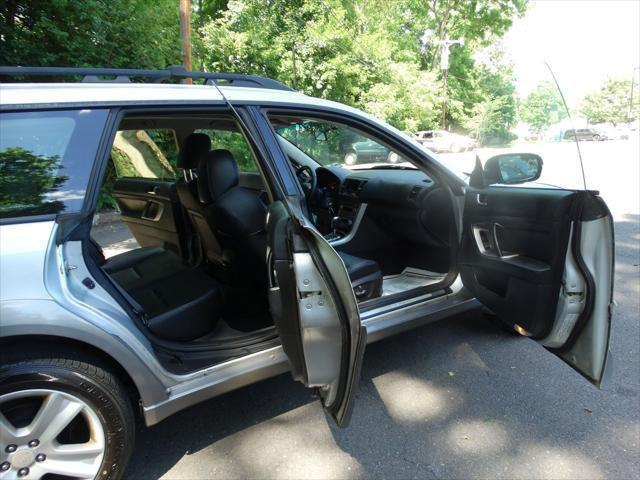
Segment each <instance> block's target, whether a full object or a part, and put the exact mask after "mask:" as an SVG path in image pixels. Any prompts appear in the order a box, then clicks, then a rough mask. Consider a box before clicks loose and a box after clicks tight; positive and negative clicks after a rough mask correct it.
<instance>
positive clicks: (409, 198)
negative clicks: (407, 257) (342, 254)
mask: <svg viewBox="0 0 640 480" xmlns="http://www.w3.org/2000/svg"><path fill="white" fill-rule="evenodd" d="M316 177H317V188H316V190H317V192H316V201H315V202H313V204H314V205H313V206H312V207H311V210H312V211H313V213H314V216H315V218H316V220H317V221H316V226H317V227H318V229H319V230H320V231H321V232H322V233H323V234H329V235H331V238H332V239H335V238H340V237H342V238H344V237H353V234H352V233H353V232H352V230H354V229H357V228H358V226H359V225H358V223H359V219H358V216H359V214H360V213H361V210H363V209H362V208H361V207H362V206H366V212H365V213H364V217H365V218H366V221H368V222H374V223H375V224H377V225H378V226H379V227H380V228H382V229H384V230H385V231H388V232H391V233H390V235H392V236H395V237H398V238H399V239H401V240H408V241H411V242H415V243H419V244H428V245H433V246H446V245H448V243H449V229H448V228H449V225H450V218H451V217H450V199H449V197H448V194H447V192H446V190H445V189H444V188H442V187H441V186H440V185H439V184H438V183H437V182H436V181H434V179H432V178H430V177H429V176H428V175H427V174H426V173H424V172H422V171H421V170H416V169H400V168H388V169H387V168H384V169H382V168H379V169H378V168H373V169H366V170H349V169H346V168H343V167H339V166H333V165H331V166H326V167H318V168H317V169H316ZM361 216H362V215H361ZM360 220H361V218H360Z"/></svg>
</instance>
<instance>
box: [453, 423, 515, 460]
mask: <svg viewBox="0 0 640 480" xmlns="http://www.w3.org/2000/svg"><path fill="white" fill-rule="evenodd" d="M448 443H449V444H450V445H451V447H452V449H453V450H454V451H455V452H456V453H457V454H476V455H487V454H493V453H496V452H501V451H503V450H504V449H505V447H506V446H507V445H508V443H509V434H508V433H507V431H506V430H505V429H504V427H503V426H502V425H500V424H498V423H496V422H494V421H483V420H471V421H464V422H461V423H458V424H456V425H454V426H453V427H452V428H451V429H450V430H449V438H448Z"/></svg>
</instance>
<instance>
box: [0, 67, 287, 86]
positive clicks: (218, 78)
mask: <svg viewBox="0 0 640 480" xmlns="http://www.w3.org/2000/svg"><path fill="white" fill-rule="evenodd" d="M72 75H76V76H81V77H82V82H83V83H131V82H132V79H133V78H135V79H140V80H145V79H146V80H151V81H152V82H153V83H160V82H162V81H164V80H169V79H186V78H191V79H194V80H195V79H202V80H204V84H205V85H213V84H216V85H218V86H222V85H229V86H234V87H254V88H269V89H273V90H286V91H290V92H293V91H295V90H294V89H293V88H291V87H289V86H288V85H285V84H284V83H281V82H278V81H277V80H272V79H271V78H266V77H259V76H257V75H242V74H240V73H207V72H190V71H188V70H186V69H185V68H184V67H182V66H173V67H169V68H166V69H164V70H138V69H134V68H67V67H0V76H10V77H16V76H25V77H32V76H72ZM104 77H109V78H104Z"/></svg>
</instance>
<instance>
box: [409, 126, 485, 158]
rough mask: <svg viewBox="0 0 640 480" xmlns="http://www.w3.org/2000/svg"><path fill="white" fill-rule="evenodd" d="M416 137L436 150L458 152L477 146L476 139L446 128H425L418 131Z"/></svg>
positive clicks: (430, 148)
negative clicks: (448, 130)
mask: <svg viewBox="0 0 640 480" xmlns="http://www.w3.org/2000/svg"><path fill="white" fill-rule="evenodd" d="M415 137H416V139H417V140H418V142H420V143H421V144H422V145H424V146H425V147H427V148H428V149H429V150H433V151H434V152H453V153H458V152H464V151H466V150H472V149H474V148H475V147H476V141H475V140H474V139H472V138H470V137H467V136H465V135H460V134H458V133H451V132H447V131H446V130H423V131H420V132H416V133H415Z"/></svg>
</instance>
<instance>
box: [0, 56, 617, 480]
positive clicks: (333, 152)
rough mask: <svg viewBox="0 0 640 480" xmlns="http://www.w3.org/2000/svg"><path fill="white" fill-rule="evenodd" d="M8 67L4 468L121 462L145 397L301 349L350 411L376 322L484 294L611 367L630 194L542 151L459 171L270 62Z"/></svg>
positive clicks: (219, 388) (428, 313)
mask: <svg viewBox="0 0 640 480" xmlns="http://www.w3.org/2000/svg"><path fill="white" fill-rule="evenodd" d="M33 77H38V78H39V79H40V80H45V81H44V82H41V83H25V79H30V78H31V79H33ZM0 78H1V79H3V81H4V82H5V83H3V84H2V85H1V86H0V101H1V112H0V253H1V257H0V262H1V264H0V444H1V445H0V447H1V448H0V479H2V480H5V479H14V478H24V479H26V478H42V477H44V476H46V475H49V474H53V475H60V476H64V477H65V478H69V477H71V478H120V477H121V476H122V475H123V471H124V469H125V467H126V464H127V461H128V459H129V457H130V455H131V453H132V450H133V446H134V425H135V421H134V418H135V415H138V414H139V415H141V417H142V418H143V419H144V422H145V423H146V424H147V425H153V424H156V423H157V422H160V421H162V420H163V419H165V418H167V417H168V416H170V415H171V414H173V413H175V412H177V411H179V410H181V409H184V408H186V407H189V406H190V405H194V404H196V403H198V402H201V401H203V400H206V399H209V398H211V397H214V396H216V395H220V394H223V393H225V392H228V391H230V390H233V389H237V388H240V387H242V386H245V385H248V384H251V383H253V382H257V381H259V380H262V379H265V378H268V377H271V376H274V375H278V374H281V373H283V372H287V371H289V372H290V373H291V375H292V377H293V379H294V380H297V381H299V382H302V383H303V384H304V385H305V386H307V387H309V388H314V389H317V391H318V393H319V396H320V398H321V401H322V403H323V405H324V407H325V409H326V411H327V414H328V416H330V417H332V418H333V419H334V420H335V421H336V422H337V423H338V424H339V425H342V426H346V424H347V422H348V418H349V416H350V414H351V411H352V403H353V398H354V389H355V388H356V386H357V384H358V379H359V369H360V364H361V361H362V357H363V354H364V351H365V347H366V345H367V343H370V342H375V341H377V340H380V339H383V338H385V337H387V336H390V335H393V334H396V333H398V332H402V331H406V330H408V329H412V328H415V327H417V326H420V325H424V324H426V323H429V322H433V321H436V320H445V319H447V318H450V317H451V316H453V315H457V314H460V313H461V312H465V311H468V310H470V309H477V308H484V309H485V310H486V311H487V312H489V314H491V315H493V316H494V318H497V319H499V321H500V322H502V324H503V326H504V327H505V328H508V329H510V330H511V331H514V332H517V333H518V334H521V335H524V336H528V337H530V338H531V339H533V340H535V341H537V342H539V343H541V344H542V345H543V346H544V347H546V350H547V351H549V352H550V353H552V354H555V355H557V356H559V357H560V358H561V359H562V360H564V361H565V362H566V363H567V364H569V365H570V366H571V367H573V368H574V369H575V370H576V371H577V372H579V373H581V374H582V375H584V376H585V377H586V378H587V379H588V380H589V381H591V382H592V383H594V384H595V385H599V383H600V381H601V379H602V377H603V373H604V370H605V363H606V359H607V354H608V342H609V330H610V321H611V302H612V287H613V284H612V279H613V274H612V272H613V231H612V220H611V216H610V214H609V211H608V209H607V207H606V205H605V203H604V202H603V200H602V199H601V198H600V197H599V196H598V195H597V193H596V192H592V191H588V190H586V189H562V188H557V187H552V186H548V185H543V184H540V183H539V182H536V180H538V179H539V177H540V174H541V171H542V168H543V162H542V159H541V158H540V157H539V156H538V155H534V154H529V153H504V154H502V155H498V156H495V157H492V158H490V159H488V160H487V161H485V162H484V163H483V162H480V161H479V160H478V161H477V162H476V168H475V169H474V170H473V172H470V174H469V175H468V176H463V175H459V174H456V173H454V172H453V170H451V169H449V168H448V167H447V165H445V164H444V163H443V162H441V161H439V160H438V159H437V158H436V157H435V156H434V154H433V153H432V152H430V151H429V150H427V149H426V148H425V147H423V146H421V145H420V144H419V143H418V142H416V141H415V139H412V138H409V137H408V136H407V135H405V134H403V133H402V132H400V131H398V130H396V129H395V128H392V127H391V126H389V125H387V124H385V123H384V122H381V121H379V120H376V119H375V118H372V117H371V116H369V115H367V114H365V113H362V112H360V111H358V110H355V109H353V108H350V107H347V106H344V105H341V104H338V103H334V102H331V101H327V100H323V99H317V98H312V97H309V96H306V95H303V94H301V93H298V92H295V91H293V90H291V89H290V88H289V87H287V86H285V85H283V84H281V83H279V82H276V81H274V80H270V79H267V78H261V77H254V76H247V75H236V74H214V73H196V72H188V71H185V70H183V69H180V68H172V69H167V70H147V71H143V70H116V69H79V68H78V69H67V68H60V69H56V68H29V67H2V68H0ZM187 78H190V79H192V80H193V83H194V84H193V85H187V84H181V83H180V81H182V80H184V79H187ZM61 79H62V80H65V79H66V80H67V81H65V82H63V83H55V81H58V82H59V81H60V80H61ZM16 80H19V81H18V82H16ZM69 80H71V81H69ZM73 80H77V81H76V82H74V81H73ZM79 80H82V81H79ZM354 139H355V140H354ZM354 141H357V142H366V143H367V145H369V146H370V147H371V148H370V150H376V151H384V152H385V153H386V155H385V156H384V158H382V157H381V158H375V159H373V160H372V158H371V156H366V157H364V158H358V151H355V153H354V154H353V155H352V156H351V157H349V159H348V162H346V161H345V153H344V152H345V148H346V147H347V146H349V145H352V144H353V143H354ZM104 207H111V210H105V208H104ZM541 351H544V350H541ZM355 414H357V409H356V410H355ZM52 478H53V477H52ZM55 478H58V477H55Z"/></svg>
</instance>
